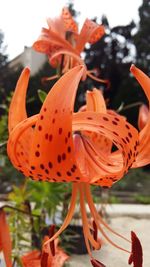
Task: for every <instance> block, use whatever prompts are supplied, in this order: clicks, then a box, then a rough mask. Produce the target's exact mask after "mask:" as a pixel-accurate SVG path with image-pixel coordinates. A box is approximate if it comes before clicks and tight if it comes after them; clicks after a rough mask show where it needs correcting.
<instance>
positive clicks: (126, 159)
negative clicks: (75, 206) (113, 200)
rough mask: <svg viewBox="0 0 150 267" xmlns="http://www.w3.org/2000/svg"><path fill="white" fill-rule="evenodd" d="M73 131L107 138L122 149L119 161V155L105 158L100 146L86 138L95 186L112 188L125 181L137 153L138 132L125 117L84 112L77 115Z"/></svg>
mask: <svg viewBox="0 0 150 267" xmlns="http://www.w3.org/2000/svg"><path fill="white" fill-rule="evenodd" d="M73 130H74V131H84V130H86V131H90V132H95V133H97V134H101V135H104V136H105V137H107V138H108V139H110V140H112V142H113V143H114V144H115V146H116V147H117V148H118V151H117V158H118V160H117V161H116V154H113V153H112V154H110V155H105V154H102V153H101V151H97V148H96V146H95V147H94V146H93V144H92V145H91V142H90V139H89V140H86V139H85V138H84V136H83V139H82V140H83V143H84V146H85V154H86V157H87V166H89V167H90V166H91V168H90V171H89V173H90V181H91V183H95V182H97V183H98V184H99V185H102V186H105V185H107V186H111V185H112V183H113V182H115V181H117V180H119V179H121V178H122V177H123V175H124V173H126V172H127V170H128V169H129V168H130V167H131V165H132V164H133V162H134V160H135V157H136V153H137V152H136V150H137V143H138V132H137V130H136V129H135V128H134V127H133V126H132V125H130V124H129V123H127V122H126V121H125V120H124V119H122V118H121V117H116V116H113V115H108V114H100V113H95V112H80V113H78V114H74V117H73ZM91 171H92V172H91ZM94 172H95V174H94ZM93 177H94V178H93Z"/></svg>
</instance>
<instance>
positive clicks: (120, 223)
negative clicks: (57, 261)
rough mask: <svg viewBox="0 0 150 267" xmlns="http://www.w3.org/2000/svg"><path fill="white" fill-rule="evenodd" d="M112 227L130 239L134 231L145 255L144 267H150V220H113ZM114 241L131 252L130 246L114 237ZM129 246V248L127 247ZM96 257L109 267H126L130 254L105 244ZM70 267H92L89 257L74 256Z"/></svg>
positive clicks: (69, 264)
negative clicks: (131, 232)
mask: <svg viewBox="0 0 150 267" xmlns="http://www.w3.org/2000/svg"><path fill="white" fill-rule="evenodd" d="M110 225H111V226H112V228H113V229H114V230H116V231H117V232H118V233H120V234H123V235H124V236H126V237H128V238H130V231H131V230H133V231H135V232H136V234H137V235H138V237H139V239H140V241H141V243H142V246H143V254H144V264H143V267H150V219H139V218H132V217H125V216H123V217H117V218H112V219H111V222H110ZM113 240H114V241H116V242H117V241H118V242H117V243H118V245H122V246H123V247H124V248H125V247H126V248H127V249H128V250H130V244H129V245H128V243H126V242H125V241H123V240H121V239H120V238H118V237H115V236H113ZM126 245H127V246H126ZM93 255H94V257H95V258H96V259H97V260H99V261H101V262H102V263H104V264H105V265H106V266H107V267H126V266H129V265H128V254H127V253H125V252H123V251H121V250H118V249H117V248H115V247H113V246H112V245H110V244H108V243H106V242H105V243H104V244H103V246H102V248H101V250H100V251H99V252H95V253H94V254H93ZM68 266H69V267H88V266H89V267H90V266H91V264H90V262H89V256H88V255H83V256H77V255H73V256H72V257H71V258H70V261H69V263H68Z"/></svg>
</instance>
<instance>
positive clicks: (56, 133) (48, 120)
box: [29, 66, 87, 182]
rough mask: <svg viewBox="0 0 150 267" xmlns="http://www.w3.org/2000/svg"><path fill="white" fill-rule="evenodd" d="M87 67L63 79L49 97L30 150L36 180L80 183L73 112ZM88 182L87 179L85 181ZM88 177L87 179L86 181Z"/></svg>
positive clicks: (40, 115) (70, 73) (68, 73)
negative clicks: (79, 86) (45, 179)
mask: <svg viewBox="0 0 150 267" xmlns="http://www.w3.org/2000/svg"><path fill="white" fill-rule="evenodd" d="M83 71H84V68H83V67H82V66H77V67H75V68H74V69H72V70H70V71H68V72H67V73H66V74H65V75H64V76H62V77H61V78H60V79H59V80H58V82H57V83H55V85H54V86H53V88H52V89H51V91H50V92H49V94H48V95H47V97H46V99H45V101H44V104H43V106H42V109H41V111H40V114H39V119H38V121H37V123H36V126H35V129H34V136H33V142H32V147H31V151H30V160H29V161H30V166H34V170H33V174H32V175H33V177H35V178H36V177H37V174H40V175H41V179H44V178H45V176H46V177H47V179H48V178H49V179H51V178H53V180H54V181H58V182H64V181H67V182H69V181H78V180H80V178H81V173H80V171H79V169H78V168H77V165H76V159H75V156H74V147H73V137H72V113H73V107H74V100H75V96H76V91H77V87H78V83H79V81H80V79H81V77H82V75H83ZM82 179H83V180H84V178H82ZM86 180H87V177H85V181H86Z"/></svg>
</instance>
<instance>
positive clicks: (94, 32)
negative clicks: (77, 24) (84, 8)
mask: <svg viewBox="0 0 150 267" xmlns="http://www.w3.org/2000/svg"><path fill="white" fill-rule="evenodd" d="M104 33H105V29H104V26H102V25H98V24H97V23H95V22H94V21H92V20H89V19H86V20H85V22H84V24H83V27H82V29H81V32H80V34H79V35H78V38H77V43H76V49H77V50H78V52H82V51H83V50H84V47H85V44H86V43H87V42H89V43H91V44H93V43H95V42H97V41H98V40H99V39H100V38H101V37H102V36H103V35H104Z"/></svg>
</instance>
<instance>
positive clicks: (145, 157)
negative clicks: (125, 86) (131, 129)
mask: <svg viewBox="0 0 150 267" xmlns="http://www.w3.org/2000/svg"><path fill="white" fill-rule="evenodd" d="M130 70H131V72H132V74H133V75H134V76H135V78H136V79H137V81H138V82H139V84H140V85H141V87H142V88H143V90H144V92H145V95H146V96H147V99H148V101H149V104H150V90H149V88H150V78H149V77H148V76H147V75H145V74H144V73H143V72H142V71H141V70H140V69H138V68H137V67H135V66H134V65H132V66H131V68H130ZM149 132H150V112H149V114H148V115H147V123H146V124H145V127H144V128H143V129H142V130H141V131H140V133H139V154H138V155H137V157H136V161H135V163H134V164H133V167H135V168H137V167H141V166H144V165H147V164H149V163H150V157H149V154H150V135H149V134H148V133H149Z"/></svg>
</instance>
